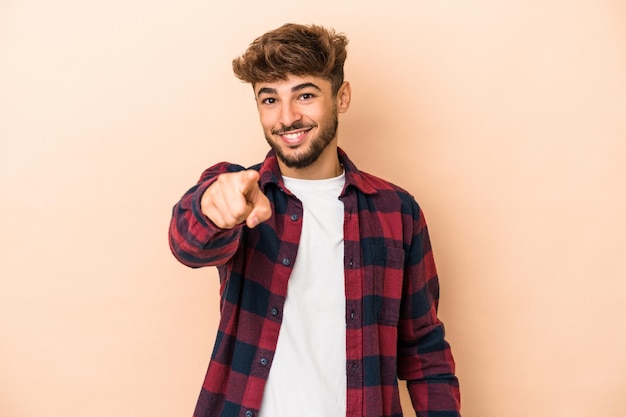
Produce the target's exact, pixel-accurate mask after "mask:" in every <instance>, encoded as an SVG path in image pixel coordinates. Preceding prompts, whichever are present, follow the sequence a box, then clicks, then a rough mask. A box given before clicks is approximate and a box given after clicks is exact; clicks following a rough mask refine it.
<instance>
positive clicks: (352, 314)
mask: <svg viewBox="0 0 626 417" xmlns="http://www.w3.org/2000/svg"><path fill="white" fill-rule="evenodd" d="M354 316H355V314H354V311H351V312H350V318H351V319H352V320H354Z"/></svg>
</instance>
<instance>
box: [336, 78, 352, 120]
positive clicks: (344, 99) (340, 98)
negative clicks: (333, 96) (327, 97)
mask: <svg viewBox="0 0 626 417" xmlns="http://www.w3.org/2000/svg"><path fill="white" fill-rule="evenodd" d="M351 98H352V87H350V83H349V82H347V81H344V82H343V84H341V87H339V91H337V111H338V112H339V113H345V112H347V111H348V108H349V107H350V99H351Z"/></svg>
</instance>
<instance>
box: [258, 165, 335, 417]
mask: <svg viewBox="0 0 626 417" xmlns="http://www.w3.org/2000/svg"><path fill="white" fill-rule="evenodd" d="M284 181H285V186H286V187H287V189H289V190H290V191H291V192H292V193H293V194H294V195H295V196H296V197H298V199H299V200H300V201H302V204H303V208H304V215H303V218H302V221H303V227H302V236H301V238H300V244H299V246H298V254H297V256H296V262H295V264H294V267H293V271H292V274H291V277H290V278H289V285H288V289H287V299H286V301H285V307H284V311H283V322H282V325H281V329H280V334H279V337H278V345H277V347H276V354H275V356H274V360H273V363H272V367H271V369H270V373H269V377H268V381H267V385H266V386H265V391H264V393H263V402H262V403H261V410H260V417H294V416H298V417H327V416H342V415H345V414H346V312H345V311H346V310H345V303H346V301H345V283H344V269H343V257H344V249H343V219H344V207H343V203H342V202H341V201H340V200H339V199H338V197H339V195H340V194H341V191H342V189H343V186H344V183H345V174H342V175H341V176H339V177H336V178H330V179H326V180H301V179H294V178H284Z"/></svg>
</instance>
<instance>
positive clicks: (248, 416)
mask: <svg viewBox="0 0 626 417" xmlns="http://www.w3.org/2000/svg"><path fill="white" fill-rule="evenodd" d="M253 415H254V414H253V413H252V411H250V410H248V411H246V417H252V416H253Z"/></svg>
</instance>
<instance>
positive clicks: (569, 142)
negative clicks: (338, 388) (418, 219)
mask: <svg viewBox="0 0 626 417" xmlns="http://www.w3.org/2000/svg"><path fill="white" fill-rule="evenodd" d="M286 22H297V23H317V24H322V25H326V26H330V27H333V28H335V29H336V30H337V31H339V32H344V33H346V34H347V35H348V37H349V38H350V44H349V56H348V61H347V64H346V78H347V79H348V80H349V81H350V82H351V84H352V89H353V101H352V107H351V109H350V111H349V112H348V113H347V114H345V115H344V116H342V117H340V139H339V140H340V145H341V146H342V147H343V148H344V149H345V150H347V151H348V153H349V154H350V156H351V157H352V159H353V160H354V162H355V163H356V164H357V165H358V166H359V167H360V168H361V169H363V170H366V171H368V172H371V173H373V174H375V175H378V176H382V177H384V178H386V179H388V180H391V181H393V182H395V183H397V184H398V185H401V186H402V187H404V188H406V189H407V190H409V191H410V192H411V193H412V194H414V195H415V196H416V198H417V200H418V202H419V203H420V205H421V206H422V208H423V210H424V212H425V214H426V218H427V221H428V224H429V227H430V233H431V238H432V242H433V247H434V253H435V260H436V262H437V265H438V268H439V275H440V279H441V304H440V315H441V318H442V319H443V320H444V321H445V323H446V329H447V335H448V339H449V340H450V342H451V343H452V346H453V352H454V355H455V358H456V360H457V363H458V375H459V378H460V380H461V387H462V388H461V392H462V397H463V415H464V416H465V417H503V416H505V417H526V416H529V415H532V416H548V417H561V416H562V417H583V416H584V417H588V416H594V417H623V416H624V415H626V396H625V395H624V393H626V379H625V377H624V375H626V282H625V279H624V278H625V275H626V274H625V272H626V220H625V216H624V215H625V213H626V193H625V191H624V188H625V185H626V184H625V180H626V3H625V2H624V1H623V0H570V1H565V0H544V1H541V2H539V1H537V2H531V1H521V0H504V1H495V0H475V1H471V2H470V1H462V0H458V1H452V0H440V1H426V0H418V1H408V0H406V1H398V0H388V1H383V2H381V1H363V0H360V1H356V0H353V1H339V0H318V1H315V2H293V1H290V2H288V1H267V2H258V1H230V2H219V1H200V0H189V1H181V2H172V1H164V0H156V1H155V0H152V1H147V0H109V1H96V0H91V1H71V0H56V1H53V2H52V1H43V0H3V1H1V2H0V210H1V215H0V256H1V260H0V277H1V282H0V285H1V288H0V415H1V416H2V417H73V416H76V417H77V416H88V417H105V416H106V417H110V416H115V417H148V416H150V417H172V416H191V414H192V412H193V408H194V405H195V401H196V398H197V395H198V392H199V389H200V385H201V383H202V379H203V377H204V373H205V370H206V366H207V363H208V360H209V357H210V353H211V350H212V347H213V340H214V336H215V330H216V324H217V319H218V317H217V316H218V285H217V275H216V271H215V270H214V269H213V268H205V269H198V270H191V269H188V268H186V267H184V266H182V265H180V264H178V263H177V262H176V261H175V260H174V258H173V257H172V256H171V254H170V251H169V248H168V245H167V228H168V222H169V218H170V214H171V208H172V206H173V205H174V203H175V202H176V201H177V200H178V199H179V197H180V196H181V195H182V194H183V193H184V192H185V191H186V190H187V188H189V187H190V186H192V185H193V184H194V183H195V181H196V180H197V178H198V177H199V175H200V173H201V171H202V170H203V169H205V168H206V167H208V166H210V165H212V164H213V163H215V162H218V161H222V160H229V161H232V162H238V163H241V164H244V165H251V164H253V163H255V162H258V161H260V160H261V158H262V157H263V156H264V155H265V153H266V151H267V145H266V143H265V140H264V139H263V136H262V132H261V129H260V126H259V123H258V116H257V113H256V108H255V104H254V101H253V95H252V92H251V88H250V86H248V85H246V84H242V83H241V82H239V81H238V80H236V79H235V77H234V76H233V75H232V71H231V60H232V59H233V58H234V57H236V56H238V55H239V54H241V53H242V52H243V51H244V50H245V48H246V47H247V46H248V44H249V42H251V41H252V40H253V39H254V38H255V37H256V36H258V35H260V34H261V33H263V32H265V31H266V30H269V29H273V28H275V27H278V26H280V25H282V24H283V23H286ZM403 398H404V404H405V405H406V404H408V403H407V402H406V396H404V397H403ZM407 415H414V414H413V413H411V412H407Z"/></svg>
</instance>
